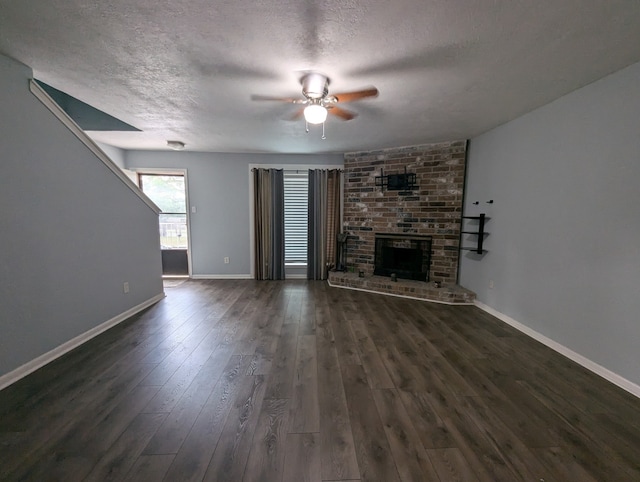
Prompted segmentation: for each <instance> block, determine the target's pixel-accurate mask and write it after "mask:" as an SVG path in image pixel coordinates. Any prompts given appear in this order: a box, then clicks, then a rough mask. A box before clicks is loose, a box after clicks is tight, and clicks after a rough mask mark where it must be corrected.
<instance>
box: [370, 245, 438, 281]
mask: <svg viewBox="0 0 640 482" xmlns="http://www.w3.org/2000/svg"><path fill="white" fill-rule="evenodd" d="M375 240H376V251H375V258H374V261H375V268H374V271H373V274H375V275H379V276H391V274H395V275H396V276H397V277H398V278H404V279H411V280H418V281H429V266H430V264H431V236H418V235H407V234H393V233H389V234H376V237H375Z"/></svg>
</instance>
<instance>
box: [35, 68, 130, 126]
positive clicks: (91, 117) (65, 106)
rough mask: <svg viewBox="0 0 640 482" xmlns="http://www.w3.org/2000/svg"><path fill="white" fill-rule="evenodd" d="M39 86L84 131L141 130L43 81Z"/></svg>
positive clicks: (39, 82)
mask: <svg viewBox="0 0 640 482" xmlns="http://www.w3.org/2000/svg"><path fill="white" fill-rule="evenodd" d="M36 82H38V84H39V85H40V86H41V87H42V88H43V89H44V90H45V91H46V92H47V94H49V96H50V97H51V98H52V99H53V100H54V101H55V102H56V104H58V105H59V106H60V107H61V108H62V110H64V111H65V112H66V113H67V114H68V115H69V117H71V118H72V119H73V120H74V121H75V123H76V124H78V125H79V126H80V127H81V128H82V130H85V131H121V132H125V131H132V132H140V129H137V128H135V127H133V126H132V125H129V124H127V123H126V122H122V121H121V120H120V119H116V118H115V117H113V116H111V115H109V114H107V113H105V112H102V111H101V110H98V109H96V108H95V107H92V106H90V105H89V104H86V103H84V102H82V101H81V100H78V99H76V98H75V97H72V96H70V95H69V94H66V93H64V92H62V91H61V90H58V89H55V88H53V87H51V86H50V85H47V84H45V83H44V82H42V81H39V80H36Z"/></svg>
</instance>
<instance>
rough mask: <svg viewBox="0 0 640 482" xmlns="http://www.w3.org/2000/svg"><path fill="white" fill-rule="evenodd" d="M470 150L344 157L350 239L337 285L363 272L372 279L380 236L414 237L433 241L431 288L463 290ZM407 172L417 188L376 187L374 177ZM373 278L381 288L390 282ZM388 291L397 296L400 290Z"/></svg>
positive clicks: (428, 148)
mask: <svg viewBox="0 0 640 482" xmlns="http://www.w3.org/2000/svg"><path fill="white" fill-rule="evenodd" d="M466 145H467V143H466V141H454V142H446V143H439V144H427V145H420V146H411V147H401V148H392V149H384V150H378V151H371V152H353V153H348V154H345V160H344V170H345V186H344V230H345V232H346V233H348V234H349V235H350V238H349V241H348V243H347V251H346V267H347V273H344V274H343V275H340V276H334V280H333V281H334V282H337V280H338V278H340V279H343V278H345V276H346V277H349V276H348V275H349V273H351V277H353V276H354V274H355V276H357V273H359V272H360V271H362V272H364V276H365V277H372V276H373V273H374V268H375V266H374V260H375V247H376V246H375V238H376V234H377V235H379V236H380V235H391V236H398V235H407V236H409V235H415V236H416V237H429V238H430V242H431V257H430V267H429V280H430V282H431V283H429V287H430V288H431V287H432V286H433V282H434V281H438V282H440V284H441V285H442V286H443V287H446V286H449V287H451V288H453V287H455V289H456V290H457V289H458V288H459V287H456V282H457V272H458V257H459V243H460V218H461V216H462V203H463V189H464V176H465V159H466ZM405 172H407V173H410V174H411V173H415V175H416V177H415V185H414V186H413V188H409V189H408V190H390V189H388V188H386V187H381V186H380V185H379V184H380V179H378V183H376V177H377V176H378V177H379V176H381V175H382V174H384V175H392V176H393V175H394V174H400V175H402V174H404V173H405ZM393 178H395V176H393ZM377 184H378V185H377ZM396 187H397V186H396ZM375 278H376V283H378V284H379V283H382V284H385V283H386V282H387V280H386V279H384V278H383V279H378V278H379V277H377V276H376V277H375ZM343 281H344V279H343ZM349 283H350V281H349V282H346V284H349ZM404 283H414V285H411V286H412V288H411V289H414V291H415V289H418V290H419V291H420V290H422V288H421V285H420V284H419V283H421V282H419V281H410V282H409V281H407V282H404ZM343 284H344V283H343ZM422 284H423V285H426V284H427V283H425V282H422ZM390 286H391V288H390V289H391V291H394V286H396V285H395V284H394V285H390ZM405 288H406V286H404V285H401V284H400V282H398V284H397V288H395V290H396V291H399V292H402V291H405ZM425 289H426V288H425ZM382 291H385V292H387V291H388V290H386V289H385V290H382ZM454 291H455V290H454ZM410 292H411V291H410ZM467 301H468V300H467Z"/></svg>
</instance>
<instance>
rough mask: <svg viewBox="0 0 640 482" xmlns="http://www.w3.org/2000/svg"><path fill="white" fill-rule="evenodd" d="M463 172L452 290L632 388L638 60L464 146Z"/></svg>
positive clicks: (635, 378)
mask: <svg viewBox="0 0 640 482" xmlns="http://www.w3.org/2000/svg"><path fill="white" fill-rule="evenodd" d="M467 176H468V178H467V190H466V205H465V213H466V214H467V215H474V214H477V213H479V212H486V213H487V215H488V216H490V217H491V220H490V221H489V222H487V225H486V230H487V231H489V232H490V233H491V234H490V235H489V236H488V237H487V238H486V243H485V247H486V249H487V250H488V251H489V252H488V253H487V254H486V255H485V256H484V257H483V258H482V259H476V258H477V257H476V256H474V255H471V254H467V255H463V256H462V259H461V267H460V283H461V284H462V285H463V286H465V287H466V288H469V289H471V290H473V291H475V292H476V293H477V294H478V298H479V300H480V301H481V302H483V303H485V304H486V305H488V306H489V307H491V308H493V309H495V310H497V311H499V312H500V313H503V314H505V315H507V316H509V317H511V318H513V319H515V320H516V321H518V322H520V323H523V324H525V325H526V326H528V327H529V328H531V329H533V330H535V331H537V332H538V333H540V334H542V335H544V336H546V337H548V338H550V339H552V340H554V341H556V342H558V343H560V344H562V345H564V346H565V347H567V348H569V349H570V350H573V351H574V352H576V353H578V354H579V355H582V356H584V357H586V358H588V359H589V360H591V361H593V362H595V363H597V364H599V365H601V366H603V367H605V368H606V369H608V370H610V371H612V372H614V373H615V374H617V375H620V376H622V377H624V378H625V379H626V380H628V381H631V382H632V383H635V384H640V295H639V293H640V187H639V186H640V182H639V179H640V63H639V64H635V65H632V66H630V67H628V68H626V69H624V70H622V71H620V72H618V73H615V74H613V75H610V76H608V77H606V78H604V79H602V80H600V81H598V82H595V83H593V84H591V85H588V86H586V87H584V88H582V89H580V90H577V91H575V92H573V93H571V94H569V95H566V96H564V97H562V98H560V99H558V100H556V101H554V102H552V103H551V104H548V105H546V106H544V107H542V108H540V109H538V110H536V111H533V112H531V113H529V114H527V115H525V116H522V117H520V118H518V119H516V120H514V121H512V122H509V123H508V124H505V125H503V126H501V127H498V128H496V129H494V130H492V131H490V132H488V133H486V134H484V135H481V136H479V137H477V138H475V139H472V140H471V143H470V151H469V165H468V171H467ZM489 199H493V200H494V201H495V203H494V204H493V205H489V204H486V203H485V201H487V200H489ZM476 200H478V201H480V205H479V206H477V207H476V206H474V205H472V204H471V203H472V202H473V201H476ZM490 280H493V281H494V285H495V287H494V288H493V289H490V288H489V282H490Z"/></svg>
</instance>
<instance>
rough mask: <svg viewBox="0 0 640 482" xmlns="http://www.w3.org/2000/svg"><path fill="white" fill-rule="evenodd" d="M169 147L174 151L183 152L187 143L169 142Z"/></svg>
mask: <svg viewBox="0 0 640 482" xmlns="http://www.w3.org/2000/svg"><path fill="white" fill-rule="evenodd" d="M167 147H170V148H171V149H173V150H174V151H182V150H183V149H184V148H185V143H184V142H182V141H167Z"/></svg>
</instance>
